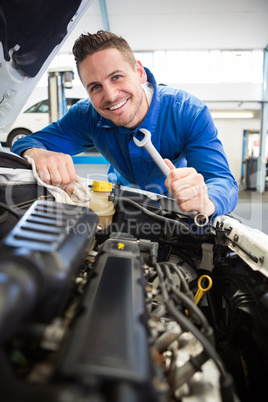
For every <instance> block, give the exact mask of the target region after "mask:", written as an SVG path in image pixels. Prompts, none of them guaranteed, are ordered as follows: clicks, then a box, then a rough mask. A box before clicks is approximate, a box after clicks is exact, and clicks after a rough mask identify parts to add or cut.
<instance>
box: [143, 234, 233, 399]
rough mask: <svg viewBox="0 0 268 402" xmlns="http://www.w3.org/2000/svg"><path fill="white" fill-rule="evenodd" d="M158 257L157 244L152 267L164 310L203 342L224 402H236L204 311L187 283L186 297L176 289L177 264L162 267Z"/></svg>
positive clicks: (231, 383)
mask: <svg viewBox="0 0 268 402" xmlns="http://www.w3.org/2000/svg"><path fill="white" fill-rule="evenodd" d="M157 255H158V243H155V242H154V243H152V246H151V266H152V267H153V268H154V269H155V271H156V273H157V276H158V281H159V283H158V289H159V292H160V293H161V296H162V301H161V302H162V304H163V305H164V306H165V309H166V312H168V313H169V314H170V315H171V316H172V317H173V318H174V319H175V321H176V322H177V323H178V324H179V325H180V327H181V328H182V330H183V331H186V332H190V333H192V334H193V336H194V337H195V338H196V339H197V340H198V341H199V342H200V344H201V345H202V347H203V351H204V353H205V354H206V356H207V360H208V359H212V360H213V361H214V362H215V364H216V366H217V368H218V370H219V372H220V384H221V392H222V398H223V400H226V401H228V402H229V401H233V400H234V393H233V381H232V378H231V376H230V374H229V373H228V372H227V371H226V369H225V367H224V365H223V363H222V361H221V358H220V356H219V355H218V353H217V351H216V349H215V347H214V344H213V341H212V334H213V330H212V328H211V327H210V325H209V323H208V321H207V319H206V317H205V316H204V315H203V313H202V312H201V310H200V309H199V308H198V307H197V306H196V305H195V303H194V301H193V297H192V296H190V293H191V291H190V289H189V288H188V287H187V285H186V281H183V282H182V283H183V286H184V291H185V290H186V292H185V293H186V294H183V292H182V291H180V290H179V289H177V288H176V286H175V285H174V283H173V279H172V277H171V270H173V271H174V272H176V273H177V274H178V272H179V269H178V268H177V267H176V268H177V269H176V268H175V264H172V263H171V264H170V263H167V262H165V263H161V262H160V263H159V262H158V261H157ZM179 276H180V278H182V275H180V274H179ZM185 288H187V289H185ZM182 294H183V296H182ZM178 301H180V302H182V303H183V304H184V305H185V307H187V309H189V311H190V313H191V318H195V317H198V321H199V323H201V327H202V329H201V330H200V329H199V328H198V327H197V326H196V325H195V324H194V323H193V322H192V320H190V319H189V316H187V314H186V313H185V311H186V309H185V308H184V311H183V312H182V311H181V309H180V306H179V305H178ZM160 312H161V313H162V314H164V313H165V310H164V309H163V308H162V309H160ZM154 314H155V312H154ZM197 360H198V359H197ZM201 361H202V364H203V363H204V362H205V359H204V356H203V355H202V357H201V358H200V362H201ZM200 368H201V364H200V365H199V366H198V367H197V368H196V369H197V371H198V370H199V369H200ZM192 374H193V373H192Z"/></svg>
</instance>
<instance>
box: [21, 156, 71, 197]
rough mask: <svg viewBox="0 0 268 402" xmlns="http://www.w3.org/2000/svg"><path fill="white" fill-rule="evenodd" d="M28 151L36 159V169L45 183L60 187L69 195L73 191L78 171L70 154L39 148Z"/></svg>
mask: <svg viewBox="0 0 268 402" xmlns="http://www.w3.org/2000/svg"><path fill="white" fill-rule="evenodd" d="M28 151H29V152H28ZM26 152H27V153H26ZM26 152H25V154H26V155H29V156H30V157H31V158H32V159H34V161H35V166H36V170H37V172H38V174H39V176H40V179H41V180H42V181H43V182H44V183H46V184H50V185H53V186H56V187H60V188H62V189H64V190H65V191H66V192H67V193H68V194H69V195H70V194H71V193H72V192H73V190H74V185H75V181H76V172H75V168H74V164H73V160H72V158H71V156H70V155H66V154H62V153H57V152H52V151H47V150H44V149H39V148H33V149H31V150H27V151H26Z"/></svg>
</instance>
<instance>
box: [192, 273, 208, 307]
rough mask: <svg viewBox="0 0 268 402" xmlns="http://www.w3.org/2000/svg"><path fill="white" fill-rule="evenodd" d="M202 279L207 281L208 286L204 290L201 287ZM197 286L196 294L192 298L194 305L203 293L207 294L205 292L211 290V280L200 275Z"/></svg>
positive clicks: (206, 276)
mask: <svg viewBox="0 0 268 402" xmlns="http://www.w3.org/2000/svg"><path fill="white" fill-rule="evenodd" d="M203 279H207V280H208V286H207V287H206V288H203V287H202V281H203ZM197 286H198V290H197V292H196V294H195V297H194V301H195V304H198V303H199V301H200V299H201V297H202V296H203V294H204V293H205V292H207V291H208V290H209V289H210V288H211V286H212V279H211V277H210V276H208V275H201V276H200V278H199V279H198V282H197Z"/></svg>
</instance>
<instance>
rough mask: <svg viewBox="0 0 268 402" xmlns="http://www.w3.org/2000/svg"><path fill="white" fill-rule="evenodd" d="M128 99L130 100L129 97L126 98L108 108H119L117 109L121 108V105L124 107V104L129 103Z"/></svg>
mask: <svg viewBox="0 0 268 402" xmlns="http://www.w3.org/2000/svg"><path fill="white" fill-rule="evenodd" d="M127 101H128V99H126V100H124V101H122V102H120V103H117V104H116V105H114V106H111V107H108V108H107V109H108V110H112V111H113V110H117V109H119V108H120V107H122V106H124V105H125V104H126V103H127Z"/></svg>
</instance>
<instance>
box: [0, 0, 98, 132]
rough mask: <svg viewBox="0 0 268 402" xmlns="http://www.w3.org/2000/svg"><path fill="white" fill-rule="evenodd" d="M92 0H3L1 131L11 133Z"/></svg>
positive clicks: (0, 27) (0, 13)
mask: <svg viewBox="0 0 268 402" xmlns="http://www.w3.org/2000/svg"><path fill="white" fill-rule="evenodd" d="M91 2H92V0H55V1H53V2H47V1H46V0H40V1H38V2H36V1H34V0H29V1H27V2H22V1H19V0H2V1H1V4H0V132H1V131H5V132H8V131H9V129H10V127H11V126H12V124H13V122H14V121H15V119H16V117H17V116H18V114H19V113H20V111H21V109H22V108H23V106H24V104H25V102H26V101H27V99H28V98H29V96H30V95H31V93H32V91H33V90H34V88H35V86H36V85H37V83H38V81H39V80H40V78H41V77H42V75H43V74H44V73H45V71H46V69H47V68H48V66H49V64H50V63H51V61H52V60H53V58H54V57H55V56H56V54H57V53H58V51H59V49H60V47H61V46H62V45H63V43H64V42H65V40H66V38H67V37H68V35H69V34H70V32H71V31H72V30H73V28H74V27H75V25H76V24H77V23H78V21H79V20H80V18H81V17H82V16H83V14H84V12H85V10H86V9H87V8H88V7H89V5H90V4H91Z"/></svg>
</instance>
